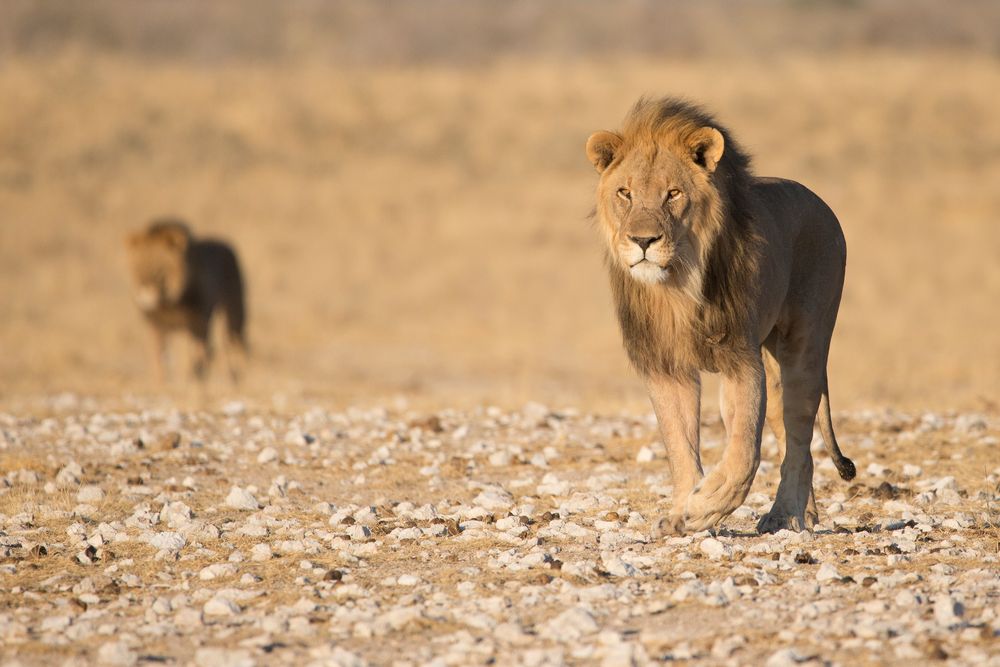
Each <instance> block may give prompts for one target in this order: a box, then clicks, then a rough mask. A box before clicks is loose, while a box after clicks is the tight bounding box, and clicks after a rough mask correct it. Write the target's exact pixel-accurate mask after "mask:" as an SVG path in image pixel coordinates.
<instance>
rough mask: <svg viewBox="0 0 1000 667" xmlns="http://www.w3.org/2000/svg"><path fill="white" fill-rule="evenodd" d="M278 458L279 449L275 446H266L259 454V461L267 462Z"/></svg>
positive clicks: (261, 462)
mask: <svg viewBox="0 0 1000 667" xmlns="http://www.w3.org/2000/svg"><path fill="white" fill-rule="evenodd" d="M277 460H278V450H277V449H275V448H274V447H265V448H264V449H262V450H260V454H258V455H257V463H260V464H265V463H270V462H271V461H277Z"/></svg>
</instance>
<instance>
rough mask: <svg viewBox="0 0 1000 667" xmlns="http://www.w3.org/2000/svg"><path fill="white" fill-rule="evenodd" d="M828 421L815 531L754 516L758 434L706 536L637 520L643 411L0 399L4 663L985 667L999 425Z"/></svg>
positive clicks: (769, 449)
mask: <svg viewBox="0 0 1000 667" xmlns="http://www.w3.org/2000/svg"><path fill="white" fill-rule="evenodd" d="M123 406H125V407H123ZM29 415H31V416H29ZM836 422H837V426H838V431H839V433H840V435H841V437H840V440H841V445H842V447H843V448H844V450H845V452H846V453H847V454H848V455H849V456H851V457H852V458H854V460H855V462H856V463H857V464H858V470H859V475H858V479H857V480H855V481H854V482H853V483H851V484H848V483H844V482H842V481H840V480H839V478H838V477H837V474H836V471H835V470H834V468H833V465H832V464H831V462H830V461H829V459H827V458H826V455H825V454H823V453H821V449H822V448H821V446H820V443H819V442H815V443H814V451H815V452H816V456H817V460H818V461H819V463H818V465H817V483H816V494H817V499H818V503H819V507H820V511H821V524H820V525H819V526H818V527H817V529H816V530H815V532H814V533H792V532H788V531H785V532H782V533H779V534H777V535H764V536H761V535H757V534H755V532H754V526H755V523H756V519H757V518H758V516H759V515H760V514H761V513H763V512H765V511H766V510H767V509H768V507H769V500H770V498H771V497H772V496H773V493H774V489H775V486H776V483H777V478H778V471H777V469H776V466H775V465H774V456H775V451H774V450H775V448H774V443H773V441H772V440H771V439H770V438H766V439H765V445H764V461H763V462H762V463H761V467H760V472H759V474H758V477H757V481H756V483H755V486H754V489H753V491H752V492H751V494H750V496H749V497H748V498H747V501H746V504H745V505H744V506H743V507H741V508H740V509H739V510H737V512H736V513H735V514H734V515H733V516H732V517H730V518H729V519H728V520H727V521H726V522H725V523H724V524H723V526H722V527H721V529H720V530H719V531H718V532H717V533H715V534H710V533H707V532H706V533H699V534H697V535H691V536H685V537H668V538H658V537H656V536H655V528H654V527H655V526H656V523H657V520H658V518H659V517H660V516H662V515H663V514H664V513H665V509H666V507H667V500H666V498H667V497H668V494H669V491H670V478H669V474H668V473H667V470H666V462H665V461H664V460H663V458H662V457H663V450H662V447H661V446H660V445H659V444H658V442H657V438H656V435H655V433H656V428H655V422H654V420H653V419H652V417H651V416H650V415H645V414H642V415H620V414H618V415H599V414H591V413H584V412H579V411H575V410H569V409H567V410H550V409H548V408H546V407H543V406H541V405H537V404H532V405H528V406H525V407H524V408H523V409H522V410H519V411H516V412H508V411H503V410H500V409H496V408H483V409H480V410H475V411H469V412H459V411H449V410H445V411H441V412H437V413H433V414H432V413H419V412H415V411H409V410H407V409H405V407H404V408H400V407H397V408H393V409H369V410H349V411H346V412H330V411H327V410H324V409H319V408H317V409H310V410H305V411H300V412H296V411H292V410H287V409H285V410H280V409H275V408H265V407H254V406H249V405H244V404H241V403H230V404H227V405H224V406H220V407H219V408H218V409H216V410H205V411H184V412H181V411H175V410H172V409H162V408H150V407H148V406H143V405H141V404H139V403H135V404H133V405H131V406H130V405H129V403H128V402H127V401H125V402H123V403H121V404H119V405H116V406H114V407H109V406H105V405H100V404H96V403H92V402H87V401H82V400H80V399H77V398H74V397H65V396H64V397H59V398H56V399H52V400H51V401H49V402H47V403H46V404H44V405H38V406H35V407H33V408H31V409H24V410H21V409H18V410H12V411H11V412H10V413H7V414H2V413H0V463H2V467H0V474H2V475H3V476H2V477H0V662H3V664H11V665H13V664H23V665H33V664H53V663H59V662H63V663H69V664H93V663H98V664H112V665H131V664H136V663H139V664H144V663H145V664H151V663H166V664H197V665H209V666H211V667H224V666H227V665H253V664H279V663H280V664H314V665H364V664H373V665H417V664H421V665H424V664H432V665H466V664H490V663H493V664H498V665H556V664H563V663H566V664H595V663H599V664H603V665H609V666H612V665H632V664H637V665H642V664H648V663H656V662H665V661H704V662H708V663H713V664H732V665H743V664H749V663H758V664H759V663H763V664H767V665H786V664H795V663H799V664H858V663H860V664H876V663H877V664H883V663H888V664H893V663H895V664H903V663H914V662H916V663H923V662H926V661H931V660H947V661H953V662H955V663H956V664H970V665H971V664H976V665H981V664H997V665H1000V566H998V558H1000V554H998V549H1000V528H998V525H1000V510H998V503H1000V495H998V494H1000V490H998V481H1000V467H998V466H1000V439H998V434H1000V419H997V418H996V417H995V416H982V415H975V414H947V415H941V414H920V415H909V414H899V413H893V412H883V411H871V412H864V413H850V414H841V415H839V416H838V417H837V419H836ZM703 434H704V435H703V440H704V442H703V448H704V455H705V459H706V461H707V462H708V464H709V465H710V464H711V463H712V462H714V460H716V459H717V458H718V456H719V453H720V450H721V448H722V444H723V441H722V430H721V426H720V425H719V423H718V421H717V420H716V421H711V420H710V421H709V423H707V424H706V425H705V426H704V429H703Z"/></svg>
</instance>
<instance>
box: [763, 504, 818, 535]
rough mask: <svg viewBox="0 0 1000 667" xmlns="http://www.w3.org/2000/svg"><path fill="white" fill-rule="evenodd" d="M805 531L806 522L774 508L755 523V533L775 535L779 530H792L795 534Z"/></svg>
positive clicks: (799, 517) (801, 518)
mask: <svg viewBox="0 0 1000 667" xmlns="http://www.w3.org/2000/svg"><path fill="white" fill-rule="evenodd" d="M805 529H806V521H805V519H804V518H803V517H801V516H795V515H793V514H787V513H786V512H784V511H781V510H779V509H776V508H772V509H771V511H770V512H768V513H767V514H765V515H764V516H762V517H761V518H760V521H758V522H757V532H758V533H761V534H764V533H776V532H778V531H779V530H792V531H795V532H796V533H798V532H800V531H803V530H805Z"/></svg>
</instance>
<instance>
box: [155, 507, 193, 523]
mask: <svg viewBox="0 0 1000 667" xmlns="http://www.w3.org/2000/svg"><path fill="white" fill-rule="evenodd" d="M160 520H161V521H166V522H167V524H168V525H169V526H170V527H171V528H177V527H179V526H184V525H187V524H188V523H190V522H191V508H190V507H188V506H187V505H185V504H184V503H182V502H180V501H178V502H174V503H167V504H166V505H164V506H163V509H162V510H160Z"/></svg>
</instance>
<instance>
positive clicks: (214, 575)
mask: <svg viewBox="0 0 1000 667" xmlns="http://www.w3.org/2000/svg"><path fill="white" fill-rule="evenodd" d="M234 574H236V566H235V565H233V564H232V563H213V564H212V565H209V566H207V567H204V568H202V570H201V572H199V573H198V578H199V579H201V580H202V581H211V580H212V579H220V578H223V577H231V576H233V575H234Z"/></svg>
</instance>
